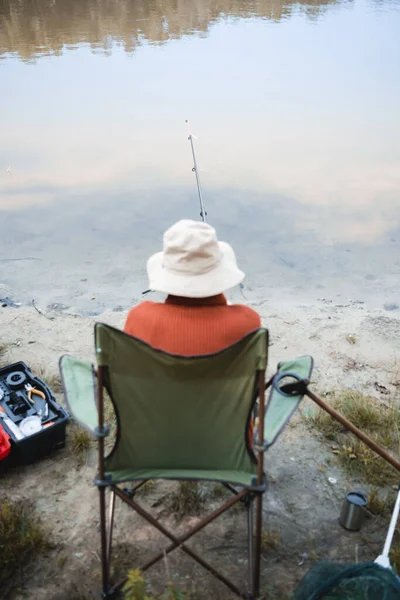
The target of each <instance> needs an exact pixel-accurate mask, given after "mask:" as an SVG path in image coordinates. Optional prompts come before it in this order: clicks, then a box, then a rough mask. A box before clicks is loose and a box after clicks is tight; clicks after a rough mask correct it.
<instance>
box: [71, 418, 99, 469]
mask: <svg viewBox="0 0 400 600" xmlns="http://www.w3.org/2000/svg"><path fill="white" fill-rule="evenodd" d="M92 441H93V438H92V436H91V435H90V433H89V432H88V431H86V429H83V428H82V427H80V426H79V425H77V423H71V424H70V425H69V427H68V446H69V448H70V450H71V452H72V454H73V455H74V456H75V457H76V458H77V459H78V464H79V465H82V463H83V462H84V460H85V458H86V455H87V453H88V452H89V450H90V447H91V445H92Z"/></svg>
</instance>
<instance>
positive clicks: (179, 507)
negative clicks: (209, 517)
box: [168, 481, 204, 519]
mask: <svg viewBox="0 0 400 600" xmlns="http://www.w3.org/2000/svg"><path fill="white" fill-rule="evenodd" d="M203 506H204V494H203V493H202V489H201V487H200V485H199V484H198V483H197V482H196V481H179V483H178V489H177V490H176V491H174V492H172V493H171V495H170V496H169V498H168V510H169V511H170V512H172V513H173V514H174V515H175V516H176V518H177V519H182V518H183V517H185V516H187V515H197V514H199V512H200V511H201V509H202V508H203Z"/></svg>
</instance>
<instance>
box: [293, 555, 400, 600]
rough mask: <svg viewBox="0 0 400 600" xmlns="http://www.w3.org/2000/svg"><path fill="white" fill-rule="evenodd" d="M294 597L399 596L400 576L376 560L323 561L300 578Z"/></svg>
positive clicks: (367, 599)
mask: <svg viewBox="0 0 400 600" xmlns="http://www.w3.org/2000/svg"><path fill="white" fill-rule="evenodd" d="M293 600H400V578H399V577H398V576H397V575H396V574H395V573H394V572H393V571H392V570H391V569H385V568H383V567H380V566H379V565H377V564H375V563H373V562H371V563H361V564H354V565H349V564H346V565H344V564H340V563H329V562H321V563H318V564H316V565H314V567H313V568H312V569H311V570H310V571H309V572H308V573H307V575H306V576H305V577H304V579H303V580H302V581H301V583H300V585H299V587H298V588H297V590H296V591H295V594H294V597H293Z"/></svg>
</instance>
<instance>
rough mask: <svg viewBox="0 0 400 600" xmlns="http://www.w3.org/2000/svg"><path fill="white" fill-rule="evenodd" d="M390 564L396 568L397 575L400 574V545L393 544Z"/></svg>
mask: <svg viewBox="0 0 400 600" xmlns="http://www.w3.org/2000/svg"><path fill="white" fill-rule="evenodd" d="M389 558H390V564H391V565H392V567H394V569H395V571H396V573H400V543H399V542H397V543H396V544H393V546H392V548H391V550H390V552H389Z"/></svg>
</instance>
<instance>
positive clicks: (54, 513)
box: [0, 299, 400, 600]
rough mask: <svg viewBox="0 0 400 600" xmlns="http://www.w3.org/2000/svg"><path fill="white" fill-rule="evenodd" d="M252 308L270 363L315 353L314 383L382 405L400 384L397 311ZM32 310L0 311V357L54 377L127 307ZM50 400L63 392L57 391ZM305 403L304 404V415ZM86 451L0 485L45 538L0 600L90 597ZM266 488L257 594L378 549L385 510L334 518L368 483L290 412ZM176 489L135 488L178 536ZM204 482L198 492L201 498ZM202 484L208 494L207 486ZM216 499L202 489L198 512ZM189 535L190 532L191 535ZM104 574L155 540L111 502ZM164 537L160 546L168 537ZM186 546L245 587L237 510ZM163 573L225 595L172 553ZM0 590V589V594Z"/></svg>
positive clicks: (93, 502) (93, 570)
mask: <svg viewBox="0 0 400 600" xmlns="http://www.w3.org/2000/svg"><path fill="white" fill-rule="evenodd" d="M248 303H249V304H250V305H251V306H253V308H255V309H256V310H257V311H258V312H260V314H261V315H262V318H263V322H264V324H265V325H266V326H267V327H268V328H269V329H270V332H271V351H270V361H269V364H270V367H269V370H270V371H271V372H272V371H273V370H274V368H275V366H276V363H277V362H278V361H279V360H282V359H285V358H290V357H291V358H293V357H295V356H298V355H302V354H311V355H313V356H314V358H315V372H314V374H313V378H312V386H313V389H314V390H316V391H318V392H320V393H326V392H328V391H330V390H332V389H334V388H356V389H358V390H360V391H362V392H364V393H368V394H370V395H373V396H375V397H377V398H379V399H380V400H382V401H383V402H384V401H386V400H387V398H388V397H389V396H390V397H395V395H396V393H397V390H398V386H399V385H400V371H399V363H398V360H399V346H398V340H399V335H400V319H399V312H398V311H393V312H388V311H381V310H373V311H371V310H369V309H368V308H366V307H365V306H364V305H363V304H362V303H359V302H357V301H351V300H349V301H348V302H345V303H343V304H335V302H334V301H330V300H324V299H320V300H317V301H316V302H315V303H314V304H312V305H311V304H310V305H301V306H294V307H290V306H288V307H285V306H280V307H279V311H278V309H276V308H275V309H274V308H272V307H271V306H269V305H268V304H267V303H265V302H263V301H262V300H257V299H256V300H251V299H250V300H249V302H248ZM44 313H45V314H39V313H38V312H37V311H36V310H35V309H34V308H29V309H28V308H14V307H10V306H7V307H3V308H1V309H0V332H1V337H0V345H1V346H5V347H6V351H5V354H3V356H2V361H3V363H11V362H14V361H16V360H24V361H25V362H26V363H27V364H28V365H30V367H31V368H32V370H33V372H34V373H35V374H37V375H39V376H42V377H43V379H45V380H46V379H48V380H50V381H51V380H52V377H54V375H55V374H56V373H57V362H58V358H59V357H60V356H61V355H62V354H64V353H69V354H73V355H76V356H79V357H81V358H89V359H93V357H94V352H93V334H92V328H93V323H94V322H95V320H99V321H103V322H106V323H110V324H112V325H114V326H117V327H119V326H122V324H123V322H124V320H125V317H126V314H125V313H123V312H108V313H105V314H103V315H101V316H100V317H84V316H79V315H70V314H65V313H63V312H60V311H57V310H53V311H52V312H51V311H48V310H44ZM58 398H59V400H60V402H62V401H63V400H62V395H60V394H58ZM310 410H312V407H311V406H310V405H308V404H306V403H305V404H304V405H303V408H302V411H303V413H304V412H307V411H310ZM95 472H96V452H95V447H93V449H92V450H90V451H89V452H88V453H87V455H86V458H85V461H84V464H83V465H79V464H78V461H77V459H76V457H75V456H74V455H72V454H71V452H70V449H69V448H68V445H67V447H66V448H65V449H64V450H60V451H58V452H56V453H54V454H53V455H51V456H50V457H48V458H46V459H45V460H41V461H39V462H37V463H35V464H33V465H30V466H26V467H20V468H17V469H14V470H12V471H9V472H7V473H6V474H5V475H4V476H3V477H2V478H1V479H0V485H1V488H2V492H3V493H4V494H5V495H7V496H8V497H10V498H12V499H24V500H26V501H27V502H32V504H33V505H34V506H35V509H36V511H37V512H38V514H39V515H40V517H41V519H42V522H43V524H44V526H45V527H46V528H47V529H48V531H49V532H50V535H51V540H52V548H51V549H50V550H49V552H48V553H47V554H46V555H45V556H44V557H40V558H38V559H37V560H36V561H34V562H33V563H32V564H31V565H29V566H28V567H27V569H26V572H24V573H21V578H20V581H18V585H17V586H16V588H15V589H13V590H1V591H0V596H1V597H2V598H9V599H15V600H20V599H22V598H35V599H36V598H37V599H40V600H42V599H43V600H67V599H68V600H74V599H75V600H78V599H84V598H96V597H99V577H100V560H99V549H100V544H99V531H98V524H99V521H98V497H97V491H96V489H95V487H94V486H93V479H94V476H95ZM266 472H267V474H268V477H269V482H270V485H269V491H268V493H267V494H266V496H265V502H264V530H265V531H267V532H272V534H271V535H272V538H273V539H274V540H275V547H272V548H265V549H264V551H263V557H262V589H263V593H264V597H265V598H266V599H267V598H269V599H278V600H285V599H287V598H289V597H290V596H289V595H290V592H291V591H292V590H293V589H294V588H295V586H296V584H297V583H298V582H299V581H300V579H301V578H302V576H303V575H304V574H305V572H306V571H307V570H308V569H309V568H310V567H311V565H312V564H313V562H315V561H316V560H319V559H322V558H332V559H335V560H338V559H343V560H346V561H357V560H358V561H363V560H369V559H374V558H375V557H376V556H377V555H378V554H379V553H380V550H381V545H383V541H384V536H385V530H386V527H387V525H388V518H387V517H385V518H384V517H379V518H373V517H370V518H368V519H367V520H366V521H365V523H364V525H363V528H362V531H361V532H359V533H350V532H346V531H345V530H343V529H342V528H341V527H340V525H339V524H338V516H339V513H340V508H341V504H342V501H343V498H344V495H345V493H346V492H347V491H349V490H350V489H360V488H364V489H366V491H368V486H365V485H363V482H360V481H354V480H349V479H348V477H347V476H346V475H345V473H344V472H343V471H342V470H341V468H340V467H339V465H338V463H337V462H336V458H335V455H334V454H332V449H331V447H330V446H329V444H327V443H326V442H324V441H323V440H322V439H321V438H320V437H319V435H318V434H317V432H313V431H312V430H311V429H310V428H309V426H308V425H306V424H305V422H304V420H303V419H302V418H301V415H297V416H296V417H295V418H294V419H293V420H292V422H291V423H290V424H289V426H288V427H287V428H286V430H285V432H284V434H283V435H282V436H281V438H280V439H279V440H278V441H277V443H276V444H275V446H274V447H273V448H272V449H271V450H270V451H269V452H268V453H267V454H266ZM174 486H175V484H165V483H158V484H156V485H155V486H152V487H151V488H150V489H149V490H147V491H146V490H144V491H143V492H139V493H138V495H137V499H138V500H139V501H140V502H142V503H143V505H144V506H145V507H147V508H148V509H150V510H152V512H153V514H154V515H156V516H159V518H160V520H161V522H163V523H164V524H166V525H168V526H169V527H171V528H172V529H175V530H176V531H178V532H179V531H183V530H184V529H185V528H187V527H188V526H191V525H193V524H195V523H196V521H197V520H198V519H199V518H200V517H201V516H202V514H200V515H193V516H190V515H189V516H188V517H186V518H185V519H184V520H183V521H182V522H176V519H175V518H174V516H173V515H170V514H167V513H166V510H165V508H166V506H167V504H168V497H169V495H170V493H171V490H172V489H174ZM207 490H208V488H207V486H206V487H205V494H206V492H207ZM208 491H209V490H208ZM216 505H217V500H216V499H215V497H214V496H213V494H211V493H207V494H206V502H205V507H204V512H206V511H210V510H212V509H213V508H214V507H215V506H216ZM194 539H195V540H196V538H194ZM114 540H115V553H114V559H115V560H114V573H115V574H116V575H117V574H125V573H126V572H127V570H129V569H131V568H135V566H137V565H138V564H139V563H142V562H143V561H145V560H146V558H147V557H150V556H151V554H152V553H153V552H154V550H159V549H160V547H164V545H165V540H162V539H161V537H160V536H159V534H158V533H155V532H154V531H153V530H152V529H151V528H150V527H149V526H148V525H147V524H145V523H144V522H143V521H142V520H141V519H140V517H137V516H135V515H134V514H133V512H132V511H130V509H129V508H128V507H126V506H122V505H121V504H118V508H117V526H116V529H115V537H114ZM167 544H168V542H167ZM191 545H192V546H193V548H194V549H195V550H196V549H197V550H198V551H200V552H202V553H203V555H204V557H205V558H206V559H208V560H210V562H213V563H215V564H216V566H218V567H219V568H220V569H221V570H222V571H223V572H225V573H226V574H227V575H231V576H232V578H233V579H234V581H235V582H236V583H237V584H238V585H240V584H242V585H243V583H244V581H245V577H246V568H247V562H246V560H247V553H246V547H247V545H246V513H245V511H244V510H240V509H239V510H234V511H233V512H232V513H231V514H229V513H228V514H227V515H225V516H224V517H222V518H220V519H219V520H217V521H215V522H214V524H211V525H210V526H208V527H207V528H206V529H205V530H204V531H203V532H202V533H201V534H200V535H199V536H198V537H197V540H196V541H193V542H191ZM167 566H168V570H169V576H171V577H172V578H173V579H174V580H176V582H177V583H178V585H180V586H181V587H183V588H187V589H192V588H193V589H195V590H196V592H197V596H196V597H198V598H201V599H206V598H207V599H210V598H221V599H225V598H226V599H229V598H231V597H232V596H231V595H230V593H229V592H227V591H226V589H225V588H224V586H222V585H220V584H219V583H215V582H214V581H213V580H212V579H211V578H210V577H209V575H208V574H207V573H205V572H204V571H203V570H202V569H201V567H198V566H197V565H195V564H194V563H193V562H192V561H191V560H190V559H189V558H187V557H186V556H185V555H184V554H183V553H182V552H181V551H178V552H175V553H172V554H171V555H170V556H169V558H168V565H167ZM146 579H147V580H148V581H149V584H150V588H151V592H152V593H156V592H157V591H160V590H161V589H163V586H164V585H165V582H166V580H167V579H168V575H167V573H166V565H165V564H164V563H160V564H159V566H158V567H155V568H153V569H152V570H150V571H149V572H148V574H147V575H146ZM1 594H2V595H1Z"/></svg>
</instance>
